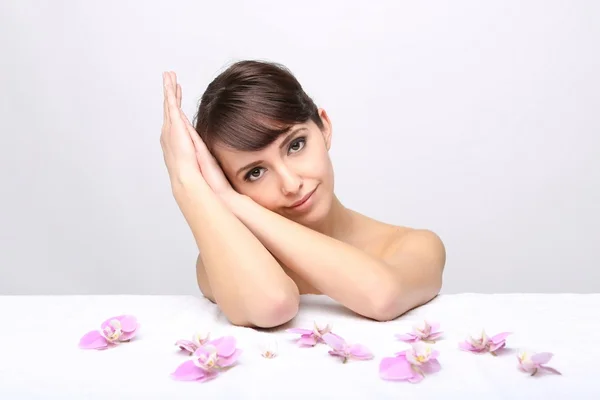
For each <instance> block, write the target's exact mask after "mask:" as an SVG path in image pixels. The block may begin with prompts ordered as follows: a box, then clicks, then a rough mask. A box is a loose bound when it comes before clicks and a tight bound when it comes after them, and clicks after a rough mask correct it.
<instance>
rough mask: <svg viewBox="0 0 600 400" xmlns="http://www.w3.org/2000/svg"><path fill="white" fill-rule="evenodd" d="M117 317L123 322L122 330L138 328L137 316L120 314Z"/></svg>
mask: <svg viewBox="0 0 600 400" xmlns="http://www.w3.org/2000/svg"><path fill="white" fill-rule="evenodd" d="M115 319H117V320H119V322H121V330H122V331H123V332H134V331H135V330H136V329H137V328H138V322H137V318H136V317H134V316H133V315H120V316H118V317H115Z"/></svg>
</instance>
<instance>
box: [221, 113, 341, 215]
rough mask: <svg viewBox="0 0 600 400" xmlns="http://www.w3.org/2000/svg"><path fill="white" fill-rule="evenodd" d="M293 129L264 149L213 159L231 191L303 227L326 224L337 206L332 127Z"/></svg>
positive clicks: (226, 152) (327, 123)
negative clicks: (332, 159) (332, 204)
mask: <svg viewBox="0 0 600 400" xmlns="http://www.w3.org/2000/svg"><path fill="white" fill-rule="evenodd" d="M319 115H320V116H321V120H322V121H323V124H324V126H323V129H319V127H318V126H317V125H316V124H315V123H314V122H312V121H309V122H307V123H304V124H298V125H295V126H294V127H293V128H292V129H290V130H289V132H288V133H286V134H284V135H282V136H281V137H279V138H278V139H277V140H276V141H275V142H274V143H272V144H271V145H269V146H268V147H267V148H266V149H263V150H260V151H256V152H246V151H235V150H231V149H226V148H223V147H219V146H217V148H215V150H214V152H215V156H216V158H217V159H218V160H219V162H220V164H221V166H222V168H223V172H224V173H225V175H226V176H227V178H228V179H229V181H230V182H231V184H232V186H233V188H234V189H235V190H236V191H237V192H238V193H241V194H244V195H246V196H248V197H250V198H251V199H253V200H254V201H255V202H256V203H258V204H260V205H261V206H263V207H265V208H267V209H269V210H271V211H274V212H276V213H278V214H280V215H282V216H284V217H286V218H289V219H291V220H293V221H296V222H299V223H302V224H311V223H316V222H318V221H320V220H322V219H323V218H324V217H325V216H326V215H327V213H328V212H329V209H330V207H331V203H332V201H333V186H334V179H333V167H332V165H331V160H330V158H329V148H330V146H331V123H330V121H329V118H328V117H327V114H326V113H325V111H324V110H319Z"/></svg>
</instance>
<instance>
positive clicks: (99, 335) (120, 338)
mask: <svg viewBox="0 0 600 400" xmlns="http://www.w3.org/2000/svg"><path fill="white" fill-rule="evenodd" d="M138 328H139V324H138V322H137V319H136V318H135V317H134V316H133V315H120V316H118V317H112V318H109V319H107V320H106V321H104V322H103V323H102V324H101V325H100V330H96V331H90V332H88V333H86V334H85V335H83V337H82V338H81V339H80V340H79V347H80V348H82V349H97V350H105V349H107V348H109V347H113V346H115V345H117V344H119V343H121V342H129V341H130V340H131V339H133V337H134V336H135V335H136V333H137V330H138Z"/></svg>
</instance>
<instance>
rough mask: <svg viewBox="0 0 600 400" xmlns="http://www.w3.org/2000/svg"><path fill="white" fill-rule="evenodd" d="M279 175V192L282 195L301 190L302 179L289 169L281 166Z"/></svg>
mask: <svg viewBox="0 0 600 400" xmlns="http://www.w3.org/2000/svg"><path fill="white" fill-rule="evenodd" d="M280 174H281V192H282V193H283V194H284V195H286V196H287V195H290V194H295V193H298V192H299V191H300V189H302V185H303V182H302V178H300V176H298V174H296V173H294V172H293V171H292V170H291V169H289V168H287V167H285V166H283V167H282V168H281V169H280Z"/></svg>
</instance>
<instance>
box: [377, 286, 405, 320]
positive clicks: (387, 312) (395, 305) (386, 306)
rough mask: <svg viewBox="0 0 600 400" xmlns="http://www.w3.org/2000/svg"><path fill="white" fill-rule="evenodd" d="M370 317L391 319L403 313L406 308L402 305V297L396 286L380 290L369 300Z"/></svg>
mask: <svg viewBox="0 0 600 400" xmlns="http://www.w3.org/2000/svg"><path fill="white" fill-rule="evenodd" d="M370 303H371V304H370V309H371V310H370V313H369V314H370V315H368V317H370V318H371V319H374V320H375V321H380V322H385V321H392V320H394V319H396V318H398V317H399V316H400V315H402V314H404V313H405V312H406V311H408V310H407V309H404V308H403V307H402V303H403V302H402V299H401V295H400V293H399V290H398V289H397V288H391V289H388V290H381V291H379V293H377V295H375V296H373V297H372V298H371V301H370Z"/></svg>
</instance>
